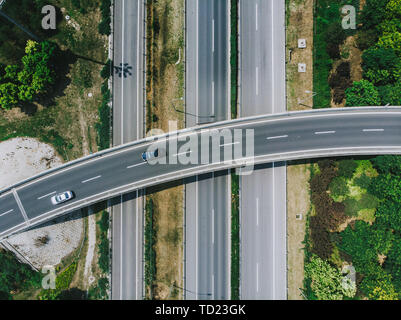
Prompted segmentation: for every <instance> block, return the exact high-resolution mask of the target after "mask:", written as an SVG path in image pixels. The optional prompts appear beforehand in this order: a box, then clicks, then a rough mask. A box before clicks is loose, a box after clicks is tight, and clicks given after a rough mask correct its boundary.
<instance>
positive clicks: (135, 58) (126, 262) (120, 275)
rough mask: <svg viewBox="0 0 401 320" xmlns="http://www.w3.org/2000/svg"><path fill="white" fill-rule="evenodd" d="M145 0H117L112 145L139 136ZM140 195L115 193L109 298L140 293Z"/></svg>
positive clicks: (141, 202) (141, 266)
mask: <svg viewBox="0 0 401 320" xmlns="http://www.w3.org/2000/svg"><path fill="white" fill-rule="evenodd" d="M143 15H144V3H143V1H132V0H116V1H115V13H114V45H113V46H114V57H113V60H114V63H115V67H117V68H118V69H117V70H116V71H117V72H115V74H114V78H113V85H114V88H113V99H114V101H113V145H114V146H117V145H120V144H123V143H127V142H130V141H134V140H137V139H141V138H142V137H143V35H144V30H143V29H144V28H143V25H144V23H143V21H144V16H143ZM142 200H143V198H142V197H140V193H139V196H138V194H137V192H134V193H131V194H127V195H125V196H121V197H118V198H117V199H113V204H114V206H113V208H112V213H113V214H112V235H113V236H112V291H111V292H112V299H113V300H134V299H135V300H138V299H142V298H143V263H142V261H143V249H142V248H143V241H142V240H143V201H142Z"/></svg>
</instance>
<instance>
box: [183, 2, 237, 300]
mask: <svg viewBox="0 0 401 320" xmlns="http://www.w3.org/2000/svg"><path fill="white" fill-rule="evenodd" d="M186 4H187V9H186V12H187V17H186V24H187V49H186V50H187V55H186V56H187V61H186V63H187V73H186V112H187V114H186V126H187V127H193V126H195V125H197V124H202V123H207V122H215V121H219V120H225V119H227V118H228V115H229V111H228V106H229V103H228V73H227V71H228V64H227V62H228V61H229V57H228V42H227V39H229V35H228V12H227V9H228V2H227V1H226V0H202V1H195V0H187V2H186ZM229 185H230V184H229V178H228V176H227V175H226V174H218V175H214V174H213V173H212V174H207V175H203V176H199V177H196V178H195V179H191V180H190V182H189V183H187V184H186V188H185V193H186V205H185V207H186V210H185V215H186V217H185V218H186V223H185V225H186V229H185V234H186V241H185V290H184V295H185V299H191V300H192V299H203V300H204V299H229V297H230V290H229V279H230V250H229V249H230V237H229V235H230V234H229V231H230V209H231V207H230V199H229V197H230V193H229V192H228V191H229ZM227 204H228V205H227Z"/></svg>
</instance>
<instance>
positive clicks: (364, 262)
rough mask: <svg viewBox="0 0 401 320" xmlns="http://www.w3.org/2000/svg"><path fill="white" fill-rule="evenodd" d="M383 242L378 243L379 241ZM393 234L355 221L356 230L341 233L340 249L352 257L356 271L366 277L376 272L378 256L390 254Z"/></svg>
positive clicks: (350, 229) (349, 227)
mask: <svg viewBox="0 0 401 320" xmlns="http://www.w3.org/2000/svg"><path fill="white" fill-rule="evenodd" d="M379 240H380V241H383V242H382V243H378V242H377V241H379ZM392 240H393V238H392V236H391V232H389V231H387V230H384V229H374V228H371V227H370V226H369V224H368V223H366V222H364V221H360V220H358V221H355V226H354V229H352V228H351V226H349V225H348V227H347V228H346V229H345V230H344V231H343V232H341V243H340V246H339V248H340V249H341V250H342V251H344V252H345V253H347V254H349V255H350V256H351V257H352V263H353V265H354V266H355V268H356V270H357V271H358V272H360V273H362V274H364V275H369V274H371V273H372V272H376V271H375V270H376V267H377V266H379V264H378V254H385V253H387V252H388V250H389V248H390V247H391V243H392Z"/></svg>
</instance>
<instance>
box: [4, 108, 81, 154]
mask: <svg viewBox="0 0 401 320" xmlns="http://www.w3.org/2000/svg"><path fill="white" fill-rule="evenodd" d="M0 118H1V116H0ZM2 120H3V121H1V120H0V141H5V140H8V139H12V138H15V137H31V138H38V139H39V140H40V141H42V142H45V143H49V144H52V145H53V146H54V147H55V148H56V150H57V152H58V153H59V154H60V155H61V156H62V157H63V158H64V159H65V160H66V159H67V157H68V156H67V151H68V149H71V148H72V147H73V145H72V144H71V143H69V142H67V141H66V139H65V138H64V137H63V135H62V133H60V132H59V131H57V130H55V129H53V128H51V127H52V126H55V124H56V120H55V113H54V111H53V110H52V109H51V108H50V109H43V110H41V111H39V112H37V113H36V114H35V115H34V116H31V117H28V118H26V119H25V120H23V121H21V120H13V121H5V119H4V118H2Z"/></svg>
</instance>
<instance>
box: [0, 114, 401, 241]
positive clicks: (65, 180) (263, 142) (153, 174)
mask: <svg viewBox="0 0 401 320" xmlns="http://www.w3.org/2000/svg"><path fill="white" fill-rule="evenodd" d="M213 128H214V129H217V130H216V136H217V132H219V133H222V132H224V131H226V133H228V132H230V133H231V134H232V135H233V134H234V133H233V131H234V129H236V130H241V131H242V132H245V131H246V130H247V129H248V130H253V133H254V156H248V160H253V161H254V162H255V163H268V162H273V161H278V160H280V161H287V160H292V159H309V158H314V157H323V156H338V155H361V154H363V155H366V154H372V155H375V154H399V153H401V109H400V108H388V107H378V108H366V107H364V108H346V109H335V110H317V111H309V112H291V113H285V114H279V115H271V116H268V115H265V116H258V117H251V118H246V119H239V120H231V121H225V122H222V123H214V124H209V125H204V126H199V127H197V129H196V130H188V129H184V130H181V131H180V132H181V134H180V135H179V137H177V136H176V135H175V134H173V133H171V134H169V135H163V136H159V137H157V138H155V137H152V138H150V137H149V138H146V139H144V140H140V141H136V142H133V143H130V144H128V145H126V146H123V147H116V148H112V149H109V150H106V151H104V152H100V153H97V154H93V155H90V156H88V157H85V158H83V159H81V160H79V161H75V162H72V163H71V164H68V165H66V166H62V167H61V168H58V169H53V170H49V171H47V172H44V173H42V174H40V175H38V176H35V177H32V178H31V179H28V181H24V182H21V183H19V184H16V185H13V186H11V187H9V188H7V189H4V190H2V191H0V194H1V195H0V238H1V237H4V236H6V235H9V234H10V233H12V232H16V231H17V230H22V229H24V228H26V227H28V226H29V225H34V224H38V223H41V222H43V221H46V220H48V219H52V218H54V217H55V216H57V215H60V214H63V213H67V212H71V211H72V210H76V209H78V208H82V207H85V206H88V205H89V204H92V203H95V202H98V201H101V200H104V199H108V198H111V197H113V196H116V195H118V194H124V193H127V192H129V191H133V190H138V189H141V188H145V187H148V186H151V185H157V184H162V183H165V182H167V181H173V180H179V179H182V178H185V177H189V176H195V175H199V174H203V173H206V172H213V171H221V170H225V169H228V168H231V167H238V166H241V165H243V163H244V162H243V161H244V160H245V159H246V158H245V156H243V155H238V156H235V157H234V159H233V160H232V161H223V160H224V158H223V155H224V151H227V150H230V148H231V147H232V146H233V145H234V148H235V147H241V148H242V152H243V154H245V151H246V147H247V145H246V141H245V138H243V139H242V140H236V141H234V140H233V139H231V140H229V139H226V141H224V139H223V138H222V137H219V139H220V141H217V142H218V143H217V144H216V148H215V152H217V154H218V158H217V159H215V160H214V161H212V160H213V159H212V156H211V154H212V152H211V150H210V149H211V143H210V141H209V139H195V138H198V135H200V133H201V132H202V131H203V132H204V130H207V129H213ZM223 129H226V130H223ZM220 130H223V131H220ZM191 137H192V138H193V139H192V141H195V142H196V141H198V140H199V141H198V142H197V143H194V148H193V149H192V150H191V149H190V150H189V151H191V152H189V151H188V152H187V151H186V150H187V149H186V148H187V147H188V141H189V140H190V139H191ZM153 139H156V140H157V141H156V142H155V141H152V140H153ZM165 140H167V149H168V148H169V146H170V145H171V146H174V145H175V143H177V149H176V150H177V151H172V150H174V148H173V149H172V150H170V151H169V155H168V159H165V160H167V163H166V164H153V165H152V164H149V163H146V162H143V160H142V159H141V153H142V152H144V151H146V150H148V148H149V146H151V147H152V148H153V147H155V145H156V146H160V145H163V144H164V141H165ZM228 141H231V142H228ZM183 150H185V151H183ZM207 150H209V158H208V160H209V161H208V162H209V163H204V162H205V161H203V163H201V160H202V159H201V155H202V154H203V155H205V152H206V151H207ZM188 154H189V155H188ZM188 157H193V158H194V159H198V163H185V162H186V160H188ZM177 160H178V161H177ZM203 160H205V159H203ZM174 161H177V163H174ZM64 190H72V191H74V193H75V198H74V199H72V200H71V201H69V202H66V203H64V204H61V205H59V206H54V205H53V204H52V203H51V201H50V197H51V196H52V195H53V194H54V193H55V192H60V191H64Z"/></svg>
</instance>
